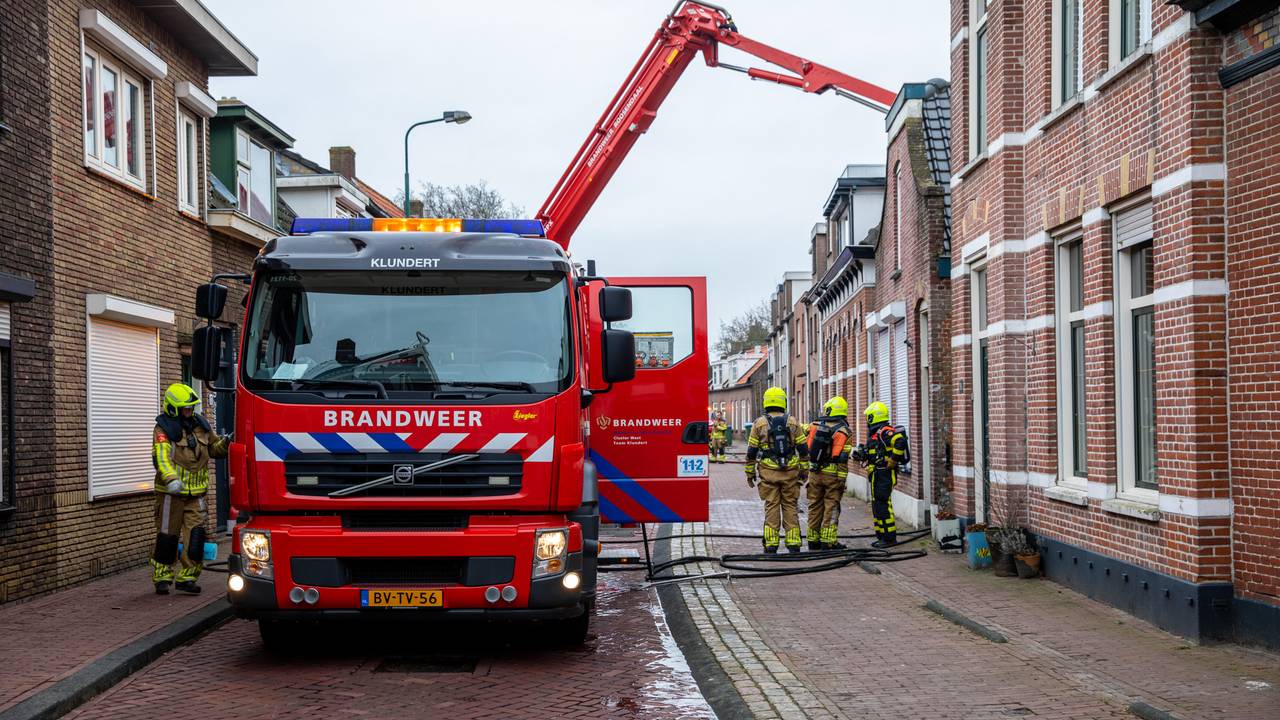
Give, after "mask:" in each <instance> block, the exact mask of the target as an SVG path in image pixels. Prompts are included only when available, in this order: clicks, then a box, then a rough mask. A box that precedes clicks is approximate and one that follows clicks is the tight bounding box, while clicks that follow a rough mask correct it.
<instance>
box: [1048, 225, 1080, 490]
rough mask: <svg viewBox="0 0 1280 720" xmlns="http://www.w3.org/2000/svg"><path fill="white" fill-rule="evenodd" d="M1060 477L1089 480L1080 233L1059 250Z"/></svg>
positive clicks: (1072, 481)
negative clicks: (1086, 443)
mask: <svg viewBox="0 0 1280 720" xmlns="http://www.w3.org/2000/svg"><path fill="white" fill-rule="evenodd" d="M1056 265H1057V283H1056V287H1057V292H1056V300H1055V303H1056V312H1055V313H1054V318H1055V322H1056V324H1057V328H1056V329H1057V362H1058V477H1059V478H1060V480H1061V481H1062V483H1063V484H1068V485H1070V484H1075V485H1080V486H1083V485H1084V483H1085V482H1086V478H1087V477H1088V472H1087V458H1086V445H1085V440H1086V438H1087V437H1088V434H1087V426H1086V416H1085V364H1084V363H1085V325H1084V320H1085V314H1084V248H1083V244H1082V241H1081V234H1080V233H1079V232H1075V233H1072V234H1071V235H1068V236H1066V237H1064V238H1063V239H1062V240H1060V241H1059V243H1058V246H1057V263H1056Z"/></svg>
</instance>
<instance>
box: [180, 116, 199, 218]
mask: <svg viewBox="0 0 1280 720" xmlns="http://www.w3.org/2000/svg"><path fill="white" fill-rule="evenodd" d="M176 123H177V138H176V140H177V145H176V147H177V155H178V162H177V171H178V209H179V210H181V211H183V212H185V213H189V214H191V215H196V216H200V215H201V210H202V206H203V203H202V199H203V197H204V192H203V189H204V173H202V172H201V171H200V169H201V167H203V163H202V162H201V161H202V160H203V158H204V118H202V117H200V116H199V115H196V114H195V113H193V112H191V111H190V110H187V109H186V108H184V107H182V105H181V104H178V105H177V119H176ZM188 125H190V126H191V127H192V129H193V131H194V132H193V133H192V135H193V137H194V139H195V147H194V148H190V147H187V133H186V128H187V126H188ZM193 162H194V164H195V170H194V172H192V171H191V170H190V168H189V165H190V164H191V163H193ZM188 173H191V174H192V176H193V177H194V179H195V183H194V186H193V187H191V188H189V189H188V188H186V185H187V183H186V180H187V179H188V177H187V176H188ZM186 192H191V193H193V194H194V195H195V197H184V194H185V193H186Z"/></svg>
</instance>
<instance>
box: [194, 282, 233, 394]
mask: <svg viewBox="0 0 1280 720" xmlns="http://www.w3.org/2000/svg"><path fill="white" fill-rule="evenodd" d="M223 292H224V296H225V292H226V291H225V290H224V291H223ZM223 332H224V331H223V329H222V328H220V327H218V326H217V325H205V326H204V327H198V328H196V329H195V331H194V332H193V333H191V377H194V378H199V379H200V380H204V381H205V382H213V381H215V380H217V379H218V372H219V370H220V369H221V368H220V367H219V364H220V361H221V360H222V343H223V341H224V336H223Z"/></svg>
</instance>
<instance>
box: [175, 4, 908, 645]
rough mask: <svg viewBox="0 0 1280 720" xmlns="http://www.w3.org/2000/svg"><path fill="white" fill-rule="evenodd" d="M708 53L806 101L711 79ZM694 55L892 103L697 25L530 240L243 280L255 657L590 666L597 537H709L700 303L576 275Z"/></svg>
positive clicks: (674, 288)
mask: <svg viewBox="0 0 1280 720" xmlns="http://www.w3.org/2000/svg"><path fill="white" fill-rule="evenodd" d="M721 43H724V44H729V45H732V46H734V47H738V48H740V49H743V50H745V51H747V52H750V53H753V54H756V55H758V56H760V57H763V58H765V59H766V60H769V61H770V62H773V63H775V64H778V65H780V66H782V67H783V68H784V69H787V70H790V71H791V72H793V73H795V75H794V76H793V75H783V74H779V73H773V72H766V71H762V70H756V69H749V70H748V69H743V68H732V67H731V66H727V65H724V64H723V63H718V60H717V55H716V48H717V45H718V44H721ZM698 52H701V53H702V54H703V56H704V58H705V60H706V62H707V63H708V64H709V65H712V66H716V65H719V66H721V67H731V69H737V70H742V71H743V72H747V73H748V74H750V75H751V76H752V77H754V78H759V79H767V80H771V81H774V82H780V83H783V84H787V85H793V86H795V87H798V88H801V89H804V90H806V91H808V92H822V91H825V90H827V89H834V90H836V91H837V92H838V93H842V94H846V95H850V96H851V97H854V98H855V99H858V100H860V101H862V102H867V103H868V104H872V105H873V106H875V107H879V106H881V105H888V104H889V103H890V102H891V101H892V97H893V96H892V94H891V93H888V92H887V91H884V90H882V89H879V88H875V87H874V86H871V85H868V84H866V83H863V82H861V81H858V80H855V79H853V78H849V77H848V76H844V75H842V74H840V73H836V72H835V71H832V70H830V69H829V68H825V67H823V66H821V65H818V64H816V63H812V62H810V61H807V60H803V59H801V58H798V57H796V56H793V55H789V54H786V53H782V52H780V51H777V50H773V49H772V48H769V47H768V46H765V45H761V44H759V43H756V42H755V41H752V40H749V39H747V38H745V37H743V36H741V35H739V34H738V33H737V30H736V27H734V25H733V22H732V20H731V18H730V17H729V15H728V13H727V12H726V11H724V10H723V9H721V8H718V7H716V6H712V5H709V4H705V3H698V2H690V1H685V2H682V3H680V4H679V5H677V7H676V9H675V10H674V11H673V12H672V14H671V15H670V16H668V17H667V18H666V20H665V21H664V23H663V26H662V27H661V28H660V29H659V31H658V33H657V34H656V35H655V37H654V40H653V42H652V43H651V44H650V46H649V47H648V48H647V49H646V51H645V53H644V55H643V56H642V57H641V59H640V61H639V62H638V63H637V65H636V67H635V68H634V69H633V70H632V72H631V74H630V75H629V76H628V77H627V81H626V83H625V84H624V86H623V88H622V89H621V90H620V91H619V92H618V94H617V95H616V96H615V97H614V99H613V101H612V102H611V103H610V104H609V107H608V108H607V109H606V111H605V113H604V115H603V116H602V117H601V119H600V121H599V122H598V123H597V125H596V126H595V127H594V128H593V130H592V132H591V134H590V136H589V137H588V139H587V141H586V143H584V145H583V147H582V149H581V150H579V152H578V154H577V155H576V156H575V158H574V160H573V162H572V163H571V164H570V166H569V168H568V170H566V172H565V174H564V176H563V177H562V178H561V180H560V182H559V183H557V185H556V187H555V189H554V190H553V191H552V193H551V196H550V197H549V198H548V200H547V202H546V204H545V205H544V206H543V208H542V210H541V211H540V212H539V218H538V219H536V220H478V219H477V220H472V219H438V218H433V219H423V218H396V219H369V218H356V219H344V218H318V219H298V220H297V221H296V222H295V223H294V225H293V229H292V234H291V235H290V236H286V237H280V238H276V239H274V240H272V241H270V242H268V243H267V244H266V246H265V247H263V249H262V252H261V253H260V254H259V256H258V258H257V260H256V262H255V264H254V267H253V269H252V274H251V275H245V276H241V277H240V278H239V279H242V280H244V281H246V282H249V283H250V292H249V296H248V299H247V304H246V311H245V315H244V319H243V324H242V326H241V332H240V333H239V343H238V348H237V353H236V361H235V363H234V364H233V367H234V372H233V375H234V393H235V421H234V428H235V441H234V442H233V443H232V445H231V453H230V458H229V461H228V466H229V475H230V482H229V488H230V500H231V504H232V506H233V507H234V508H236V510H237V511H238V513H239V515H238V518H237V524H236V527H235V532H234V540H233V548H232V555H231V557H230V562H229V570H230V575H229V579H228V596H229V598H230V601H231V603H232V605H233V606H234V607H235V608H236V610H237V611H238V613H239V614H240V615H241V616H244V617H251V618H257V619H258V620H259V621H260V623H259V624H260V627H261V630H262V635H263V638H264V640H265V641H267V642H268V644H285V643H287V642H288V640H289V638H290V636H291V631H292V630H293V629H294V628H296V626H297V624H298V621H318V620H323V619H331V618H333V619H337V618H359V619H370V618H384V619H390V618H393V619H396V620H401V619H414V620H440V619H450V618H487V619H501V618H506V619H524V620H537V621H540V622H543V623H545V624H547V625H549V626H551V627H553V628H555V629H556V630H557V632H559V634H560V635H561V636H562V637H563V638H564V639H565V640H566V641H570V642H580V641H581V640H582V639H583V638H584V637H585V635H586V632H587V628H588V622H589V617H590V610H591V607H592V604H593V601H594V597H595V584H596V583H595V581H596V559H597V552H598V550H599V541H598V530H599V524H600V521H601V520H602V519H603V520H605V521H611V522H619V523H649V522H681V521H699V520H706V519H707V516H708V479H707V470H708V466H707V448H706V443H707V439H708V438H707V423H706V407H707V385H706V378H707V374H708V359H707V325H706V285H705V281H704V279H703V278H699V277H663V278H638V277H610V278H607V279H606V278H603V277H596V276H595V273H594V272H593V269H592V268H591V267H590V264H588V266H587V267H586V268H584V267H581V266H578V265H576V264H575V263H573V262H572V261H571V259H570V257H569V256H568V254H567V247H568V244H569V239H570V237H571V235H572V233H573V230H574V229H575V228H576V227H577V225H578V223H579V222H580V221H581V219H582V217H583V216H584V215H585V213H586V211H587V209H588V208H589V207H590V206H591V204H592V203H593V202H594V201H595V199H596V197H598V195H599V193H600V191H601V190H602V189H603V187H604V185H605V184H606V183H607V182H608V180H609V178H610V177H611V176H612V175H613V173H614V171H615V170H616V169H617V167H618V166H619V165H620V163H621V162H622V160H623V159H624V157H625V156H626V153H627V151H628V150H629V149H630V147H631V145H632V144H633V143H634V142H635V139H636V137H638V135H639V134H640V133H642V132H643V131H644V130H645V129H646V128H647V127H648V125H649V124H650V123H651V122H652V120H653V116H654V114H655V113H656V110H657V108H658V106H659V104H660V103H661V101H662V99H663V98H664V97H665V96H666V94H667V92H669V90H670V88H671V86H672V85H673V84H674V83H675V81H676V79H677V78H678V77H679V75H680V73H681V72H682V71H683V70H684V68H685V67H686V66H687V65H688V63H689V61H690V60H691V59H692V56H693V55H695V54H697V53H698ZM234 277H236V276H232V275H226V276H220V279H224V280H225V279H232V278H234ZM226 297H227V290H226V287H225V286H224V285H222V284H220V283H219V282H217V279H215V282H213V283H210V284H208V285H204V286H202V287H201V288H200V290H199V292H198V295H197V314H198V315H200V316H201V317H204V318H206V319H208V320H209V323H208V325H206V326H205V327H202V328H199V329H197V331H196V333H195V335H194V338H193V342H192V368H193V375H195V376H196V377H198V378H200V379H203V380H205V381H213V380H214V379H215V377H216V376H217V375H218V370H219V364H220V360H221V358H222V353H223V348H224V344H225V343H226V339H227V336H228V335H229V332H228V329H227V328H225V327H222V326H219V325H215V324H214V322H213V321H214V320H215V319H217V318H219V317H221V315H222V312H223V309H224V307H223V306H224V305H225V302H226ZM637 336H639V337H640V338H641V339H642V342H641V345H642V347H641V349H640V351H639V352H638V351H637V344H636V337H637Z"/></svg>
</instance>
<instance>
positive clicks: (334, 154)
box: [329, 145, 356, 180]
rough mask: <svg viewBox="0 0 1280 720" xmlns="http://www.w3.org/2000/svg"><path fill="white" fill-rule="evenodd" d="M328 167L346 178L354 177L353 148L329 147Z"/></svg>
mask: <svg viewBox="0 0 1280 720" xmlns="http://www.w3.org/2000/svg"><path fill="white" fill-rule="evenodd" d="M329 169H330V170H332V171H334V172H336V173H338V174H339V175H341V176H342V177H344V178H346V179H348V180H355V179H356V151H355V150H354V149H353V148H349V147H346V146H345V145H344V146H342V147H331V148H329Z"/></svg>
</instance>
